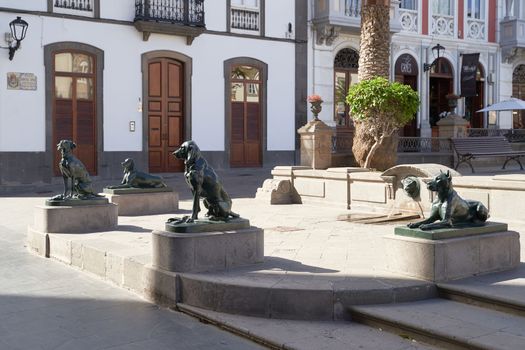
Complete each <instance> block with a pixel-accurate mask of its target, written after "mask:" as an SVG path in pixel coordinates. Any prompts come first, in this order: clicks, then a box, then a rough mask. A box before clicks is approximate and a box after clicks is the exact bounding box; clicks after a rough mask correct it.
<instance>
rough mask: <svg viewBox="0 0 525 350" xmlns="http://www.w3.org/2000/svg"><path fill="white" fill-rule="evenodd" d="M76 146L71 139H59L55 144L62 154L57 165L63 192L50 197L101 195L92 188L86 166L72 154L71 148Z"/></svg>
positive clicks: (79, 197) (86, 197)
mask: <svg viewBox="0 0 525 350" xmlns="http://www.w3.org/2000/svg"><path fill="white" fill-rule="evenodd" d="M76 147H77V145H76V144H75V143H74V142H73V141H71V140H60V142H59V143H58V144H57V150H58V151H60V153H61V155H62V159H60V163H58V167H59V169H60V172H61V173H62V178H63V179H64V193H63V194H60V195H57V196H54V197H53V198H52V199H55V200H56V199H70V198H78V199H90V198H94V197H101V196H99V195H98V194H97V193H95V191H94V190H93V187H92V185H91V178H90V177H89V173H88V171H87V170H86V167H85V166H84V164H82V162H81V161H80V160H79V159H78V158H77V157H75V155H74V154H73V150H74V149H75V148H76Z"/></svg>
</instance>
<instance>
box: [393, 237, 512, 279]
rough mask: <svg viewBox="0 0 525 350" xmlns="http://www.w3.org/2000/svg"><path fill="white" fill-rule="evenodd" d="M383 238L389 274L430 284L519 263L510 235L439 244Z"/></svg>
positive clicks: (501, 269)
mask: <svg viewBox="0 0 525 350" xmlns="http://www.w3.org/2000/svg"><path fill="white" fill-rule="evenodd" d="M383 238H384V239H385V240H386V244H385V253H386V258H387V267H388V269H389V270H391V271H394V272H397V273H400V274H404V275H407V276H411V277H416V278H421V279H424V280H428V281H433V282H443V281H449V280H454V279H460V278H466V277H470V276H474V275H479V274H484V273H490V272H497V271H504V270H509V269H512V268H514V267H516V266H518V264H519V262H520V242H519V234H518V233H517V232H514V231H503V232H495V233H488V234H478V235H468V236H465V237H459V238H449V239H441V240H431V239H422V238H415V237H405V236H398V235H394V236H385V237H383Z"/></svg>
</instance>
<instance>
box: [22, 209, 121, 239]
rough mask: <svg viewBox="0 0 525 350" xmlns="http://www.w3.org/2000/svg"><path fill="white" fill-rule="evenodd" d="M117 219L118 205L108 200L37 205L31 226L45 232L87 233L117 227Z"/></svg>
mask: <svg viewBox="0 0 525 350" xmlns="http://www.w3.org/2000/svg"><path fill="white" fill-rule="evenodd" d="M78 202H80V201H78ZM117 221H118V215H117V206H116V205H115V204H111V203H107V202H106V203H105V204H94V205H86V204H84V205H79V204H77V205H74V206H65V205H60V206H48V205H37V206H36V207H35V211H34V222H33V225H31V228H32V229H33V230H36V231H40V232H43V233H85V232H96V231H107V230H112V229H115V228H116V227H117Z"/></svg>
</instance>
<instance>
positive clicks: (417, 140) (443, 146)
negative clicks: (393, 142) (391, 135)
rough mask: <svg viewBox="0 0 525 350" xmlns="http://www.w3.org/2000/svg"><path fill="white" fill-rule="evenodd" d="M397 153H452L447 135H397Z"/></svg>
mask: <svg viewBox="0 0 525 350" xmlns="http://www.w3.org/2000/svg"><path fill="white" fill-rule="evenodd" d="M397 152H398V153H411V152H421V153H445V154H448V153H452V142H451V141H450V138H448V137H399V143H398V144H397Z"/></svg>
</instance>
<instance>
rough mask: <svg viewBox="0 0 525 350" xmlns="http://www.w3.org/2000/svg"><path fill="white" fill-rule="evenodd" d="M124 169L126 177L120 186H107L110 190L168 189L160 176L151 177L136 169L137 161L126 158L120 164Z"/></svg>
mask: <svg viewBox="0 0 525 350" xmlns="http://www.w3.org/2000/svg"><path fill="white" fill-rule="evenodd" d="M120 164H121V165H122V167H123V168H124V177H123V178H122V182H121V183H120V185H116V186H107V187H106V188H109V189H117V188H162V187H167V186H166V184H165V183H164V181H163V180H162V178H161V177H160V176H155V175H151V174H148V173H145V172H142V171H138V170H137V169H135V161H134V160H133V159H131V158H126V160H124V161H123V162H122V163H120Z"/></svg>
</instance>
